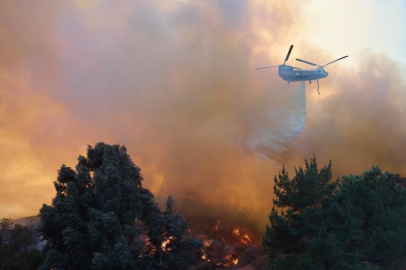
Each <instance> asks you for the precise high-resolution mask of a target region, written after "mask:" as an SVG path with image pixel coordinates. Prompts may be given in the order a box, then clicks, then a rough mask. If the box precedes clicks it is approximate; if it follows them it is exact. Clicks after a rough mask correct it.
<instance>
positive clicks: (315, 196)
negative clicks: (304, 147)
mask: <svg viewBox="0 0 406 270" xmlns="http://www.w3.org/2000/svg"><path fill="white" fill-rule="evenodd" d="M295 172H296V174H295V177H293V179H292V180H290V179H289V175H288V173H287V172H286V171H285V167H283V169H282V172H280V173H279V176H278V177H276V176H275V186H274V194H275V196H276V198H275V199H274V205H275V206H277V207H289V208H290V209H291V210H293V211H300V210H301V209H303V208H306V207H309V206H311V207H318V206H320V204H321V202H322V201H323V200H324V199H326V198H328V197H329V196H331V195H332V193H333V191H334V189H335V188H336V187H337V185H338V180H336V181H331V177H332V174H331V162H330V163H329V164H328V166H327V167H324V168H322V169H321V170H320V171H319V170H318V168H317V162H316V158H315V157H313V158H312V159H310V164H309V162H308V161H307V159H305V167H304V168H303V167H301V166H299V169H295Z"/></svg>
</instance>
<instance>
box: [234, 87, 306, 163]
mask: <svg viewBox="0 0 406 270" xmlns="http://www.w3.org/2000/svg"><path fill="white" fill-rule="evenodd" d="M286 91H288V93H287V95H288V96H287V99H286V102H285V103H286V106H285V107H284V108H283V109H280V108H278V109H276V108H273V107H270V108H267V109H265V110H263V111H262V112H261V114H262V118H261V121H259V122H258V124H254V125H253V128H252V129H251V130H250V132H249V133H248V134H247V135H246V137H245V138H244V139H243V141H242V149H243V150H244V151H245V152H246V153H248V154H250V155H255V156H258V157H260V158H262V159H267V160H271V161H273V162H275V163H276V162H277V161H278V160H281V154H282V153H283V152H284V151H285V150H286V149H287V147H288V145H289V143H290V142H291V141H292V140H293V139H295V138H297V137H299V135H300V134H301V133H302V132H303V130H304V127H305V120H306V84H305V83H304V82H300V83H291V84H289V85H288V86H287V89H286ZM253 121H255V120H253Z"/></svg>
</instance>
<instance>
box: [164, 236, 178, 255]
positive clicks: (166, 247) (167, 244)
mask: <svg viewBox="0 0 406 270" xmlns="http://www.w3.org/2000/svg"><path fill="white" fill-rule="evenodd" d="M173 240H175V237H173V236H169V237H168V238H167V239H165V240H164V241H162V244H161V249H162V250H163V251H164V252H166V251H171V250H172V245H170V244H171V242H172V241H173Z"/></svg>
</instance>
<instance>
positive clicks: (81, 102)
mask: <svg viewBox="0 0 406 270" xmlns="http://www.w3.org/2000/svg"><path fill="white" fill-rule="evenodd" d="M51 2H52V3H51ZM301 3H302V2H301V1H293V2H289V3H286V4H285V3H282V2H278V3H270V2H269V1H255V3H251V2H249V3H248V2H246V1H191V2H188V1H176V2H172V1H171V2H162V1H148V2H141V1H115V2H111V1H58V3H55V1H49V2H42V1H30V5H29V6H27V3H26V2H25V1H21V2H20V1H12V2H6V1H3V2H1V4H0V5H1V6H0V23H1V26H4V27H0V60H1V62H0V97H1V98H0V121H1V126H0V151H1V152H0V156H1V157H2V160H1V163H0V185H1V187H2V188H1V189H0V216H8V217H19V216H27V215H30V214H36V213H37V211H38V209H39V208H40V207H41V205H42V204H43V203H48V204H49V203H50V202H51V199H52V196H54V190H53V185H52V181H53V180H54V179H55V178H56V172H57V170H58V168H59V167H60V166H61V165H62V164H67V165H69V166H74V165H75V164H76V158H77V156H78V155H79V154H84V153H85V151H86V147H87V145H88V144H91V145H94V144H95V143H97V142H99V141H104V142H106V143H111V144H114V143H119V144H124V145H126V147H127V149H128V151H129V154H130V156H131V157H132V159H133V160H134V162H135V163H136V164H137V165H138V166H140V167H141V169H142V172H143V175H144V179H145V180H144V182H143V185H144V186H145V187H147V188H149V189H151V190H152V191H153V192H154V193H155V194H158V195H159V196H162V197H165V196H167V195H169V194H172V195H173V196H174V197H175V199H178V200H179V201H181V199H182V200H183V199H185V201H187V200H195V201H196V200H197V201H200V202H202V203H205V204H210V205H221V206H222V207H228V209H229V208H232V209H238V210H240V211H241V212H246V213H258V216H261V218H260V219H261V222H262V221H265V220H266V217H267V212H269V210H270V209H271V205H272V186H273V176H274V175H275V174H276V173H277V172H278V171H279V170H280V169H281V166H282V163H284V164H285V165H286V167H287V169H288V170H290V169H292V168H293V167H294V166H295V165H299V164H302V163H303V158H304V157H305V156H311V155H313V154H315V155H316V157H318V159H319V163H320V164H325V163H326V162H328V160H329V159H332V160H333V170H334V175H335V176H337V175H339V174H342V173H360V172H362V170H365V169H368V168H369V167H370V166H371V165H373V164H375V165H379V166H382V167H383V169H387V170H392V171H394V172H399V173H401V174H406V171H405V170H406V168H405V167H404V164H405V163H406V156H405V155H404V153H403V152H402V149H406V145H405V140H404V138H405V135H406V130H405V125H403V124H402V123H403V122H404V117H405V93H404V89H405V85H404V81H403V77H402V76H403V75H402V73H401V70H402V69H401V67H400V66H398V64H397V62H396V61H393V60H391V59H389V58H387V57H385V56H381V55H376V54H374V53H373V52H372V53H365V54H363V55H362V54H361V55H358V56H357V55H354V56H353V55H350V57H354V58H356V59H357V61H356V63H358V64H357V66H355V67H347V66H346V64H345V63H344V60H343V62H338V63H337V64H334V65H330V66H329V67H328V69H327V68H326V70H327V71H328V72H329V74H330V75H329V77H328V78H326V79H324V80H321V81H320V83H321V86H320V90H321V95H320V96H319V95H318V94H317V92H316V90H315V87H316V86H315V85H313V84H312V85H310V86H309V85H308V86H307V89H306V90H305V88H304V85H302V84H300V83H299V84H289V85H288V84H286V82H284V81H282V80H281V78H280V77H279V76H278V74H277V70H272V69H269V70H266V71H261V72H256V71H254V68H255V67H258V66H263V65H268V64H269V65H271V64H279V63H281V62H282V61H283V58H284V57H285V55H286V52H287V50H288V48H289V45H290V44H295V49H294V51H293V52H292V55H291V59H290V60H289V61H293V60H292V59H294V58H295V57H299V56H300V57H301V58H303V59H308V60H310V61H314V62H316V63H325V62H328V61H329V60H331V59H336V58H337V57H338V56H340V55H338V56H336V55H331V53H330V52H328V51H324V49H322V48H324V46H322V45H318V46H312V45H311V44H310V43H309V42H308V41H307V40H308V38H307V37H306V33H307V32H306V31H305V30H304V29H305V28H306V26H307V25H308V23H307V21H306V19H305V18H306V14H305V13H303V12H302V11H303V10H304V7H303V6H302V4H301ZM25 9H29V10H30V13H29V16H28V15H26V14H27V13H26V12H24V10H25ZM298 14H299V15H298ZM300 14H303V15H300ZM299 37H301V38H299ZM343 42H344V41H343ZM305 48H309V49H307V50H306V49H305ZM289 63H290V62H289ZM289 63H288V64H289ZM306 91H307V93H306ZM305 94H307V95H305ZM305 120H306V121H305ZM305 122H306V125H305ZM259 157H260V158H259ZM265 158H269V159H270V160H266V159H265ZM272 161H274V162H277V163H274V162H272ZM258 224H260V225H259V226H261V227H263V223H258Z"/></svg>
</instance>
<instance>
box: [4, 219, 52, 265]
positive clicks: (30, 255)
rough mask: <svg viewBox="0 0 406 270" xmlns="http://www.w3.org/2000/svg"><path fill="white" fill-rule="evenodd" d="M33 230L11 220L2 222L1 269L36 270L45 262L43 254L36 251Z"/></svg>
mask: <svg viewBox="0 0 406 270" xmlns="http://www.w3.org/2000/svg"><path fill="white" fill-rule="evenodd" d="M36 244H37V241H36V233H35V231H34V230H33V229H30V228H29V227H26V226H21V225H19V224H14V226H13V222H12V221H11V219H5V218H3V219H2V220H1V221H0V269H2V270H3V269H4V270H6V269H7V270H13V269H20V270H31V269H32V270H34V269H37V268H38V267H39V266H40V265H41V263H42V262H43V260H44V258H43V254H42V253H41V252H40V251H39V250H37V249H36Z"/></svg>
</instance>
